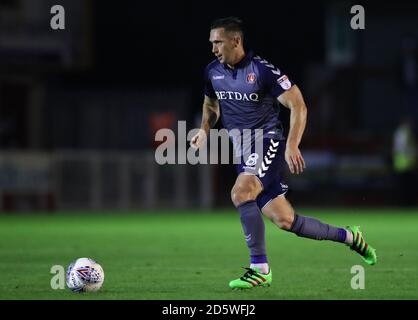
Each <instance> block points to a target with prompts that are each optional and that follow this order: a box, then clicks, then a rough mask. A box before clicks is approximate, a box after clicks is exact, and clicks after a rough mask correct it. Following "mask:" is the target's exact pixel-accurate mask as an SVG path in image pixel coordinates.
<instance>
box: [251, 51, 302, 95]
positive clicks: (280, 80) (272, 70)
mask: <svg viewBox="0 0 418 320" xmlns="http://www.w3.org/2000/svg"><path fill="white" fill-rule="evenodd" d="M256 61H257V65H258V70H259V74H260V81H261V86H262V87H263V88H264V91H265V92H267V93H269V94H271V95H272V96H273V97H274V98H277V97H278V96H280V95H281V94H282V93H283V92H285V91H287V90H289V89H290V88H291V87H292V86H293V85H294V83H293V81H291V80H290V79H289V77H288V76H287V75H286V74H284V73H282V71H281V70H280V69H279V68H277V67H275V66H274V65H273V64H271V63H269V62H268V61H266V60H263V59H261V58H260V59H257V60H256Z"/></svg>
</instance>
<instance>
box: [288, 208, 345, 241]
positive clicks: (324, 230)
mask: <svg viewBox="0 0 418 320" xmlns="http://www.w3.org/2000/svg"><path fill="white" fill-rule="evenodd" d="M289 231H290V232H293V233H295V234H296V235H298V236H299V237H304V238H310V239H315V240H331V241H336V242H344V241H345V238H346V236H347V233H346V231H345V229H343V228H337V227H334V226H331V225H329V224H325V223H322V222H321V221H319V220H317V219H314V218H311V217H305V216H301V215H298V214H295V220H294V221H293V224H292V227H291V228H290V230H289Z"/></svg>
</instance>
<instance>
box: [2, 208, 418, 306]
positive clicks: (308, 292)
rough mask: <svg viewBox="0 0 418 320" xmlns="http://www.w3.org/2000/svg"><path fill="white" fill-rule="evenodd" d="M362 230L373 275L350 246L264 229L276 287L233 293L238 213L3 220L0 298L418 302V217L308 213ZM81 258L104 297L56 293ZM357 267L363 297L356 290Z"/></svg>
mask: <svg viewBox="0 0 418 320" xmlns="http://www.w3.org/2000/svg"><path fill="white" fill-rule="evenodd" d="M300 213H301V214H305V215H310V216H315V217H317V218H319V219H321V220H322V221H323V222H327V223H330V224H334V225H338V226H345V225H353V224H359V225H361V227H362V230H363V231H364V233H365V239H366V240H367V241H368V242H370V243H371V244H372V245H373V246H374V247H375V248H377V253H378V263H377V265H375V266H368V265H366V264H365V263H363V261H362V259H361V258H360V256H358V255H357V254H355V253H354V252H353V251H351V250H349V249H348V247H346V246H344V245H341V244H337V243H333V242H330V241H314V240H309V239H304V238H299V237H297V236H295V235H294V234H291V233H288V232H284V231H282V230H279V229H278V228H277V227H275V226H274V225H273V224H272V223H270V222H269V221H268V220H265V221H266V234H267V250H268V256H269V262H270V265H271V267H272V270H273V284H272V286H271V287H270V288H255V289H252V290H248V291H231V290H230V289H229V288H228V282H229V281H230V280H231V279H234V278H237V277H239V276H241V275H242V273H243V271H244V269H241V267H243V266H248V256H247V255H248V253H247V248H246V245H245V241H244V237H243V234H242V230H241V224H240V221H239V216H238V214H237V213H235V212H232V211H223V212H214V213H209V212H163V211H161V212H152V213H123V214H121V213H115V214H106V213H105V214H96V213H83V212H73V213H60V214H49V215H47V214H39V213H35V214H32V215H22V214H18V215H0V235H1V241H0V283H1V286H0V299H81V300H87V299H139V300H142V299H169V300H177V299H193V300H196V299H225V300H229V299H418V289H417V288H418V277H417V274H418V272H417V271H418V250H417V249H418V232H417V226H418V214H417V213H416V212H413V211H402V210H388V209H387V210H374V211H371V210H353V211H348V210H341V209H338V210H330V209H327V210H300ZM78 257H91V258H94V259H96V260H97V261H98V262H99V263H100V264H101V265H102V266H103V268H104V270H105V282H104V285H103V288H102V289H101V290H100V292H98V293H93V294H92V293H90V294H74V293H71V292H70V291H69V290H68V289H65V290H53V289H51V286H50V281H51V278H52V276H53V275H52V274H50V269H51V267H52V266H53V265H63V266H64V268H65V269H66V268H67V266H68V264H69V263H70V262H71V261H72V260H74V259H75V258H78ZM353 265H362V266H364V268H365V278H366V280H365V289H364V290H353V289H352V288H351V286H350V283H351V279H352V277H353V276H354V274H351V273H350V270H351V267H352V266H353Z"/></svg>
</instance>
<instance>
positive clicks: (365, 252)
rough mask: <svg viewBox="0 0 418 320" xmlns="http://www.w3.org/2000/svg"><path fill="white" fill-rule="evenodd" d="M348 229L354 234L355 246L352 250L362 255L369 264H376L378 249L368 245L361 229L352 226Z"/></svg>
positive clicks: (352, 246)
mask: <svg viewBox="0 0 418 320" xmlns="http://www.w3.org/2000/svg"><path fill="white" fill-rule="evenodd" d="M347 229H348V230H349V231H351V232H352V233H353V244H352V245H351V246H350V249H351V250H354V251H355V252H357V253H358V254H360V255H361V257H362V258H363V260H364V261H365V262H366V263H367V264H370V265H374V264H376V262H377V255H376V249H374V248H373V247H372V246H370V245H369V244H368V243H366V241H365V240H364V238H363V233H362V232H361V231H360V227H359V226H350V227H347Z"/></svg>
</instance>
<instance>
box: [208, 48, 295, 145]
mask: <svg viewBox="0 0 418 320" xmlns="http://www.w3.org/2000/svg"><path fill="white" fill-rule="evenodd" d="M292 85H293V83H292V82H290V80H289V79H288V77H287V76H286V75H284V74H282V72H281V71H280V70H279V69H278V68H276V67H275V66H274V65H273V64H271V63H269V62H268V61H266V60H264V59H262V58H260V57H258V56H254V55H253V53H252V52H251V51H250V52H248V53H247V54H246V56H245V57H244V58H243V59H242V60H241V61H240V62H239V63H238V64H236V65H235V66H234V68H233V69H232V68H230V67H228V66H227V65H226V64H225V65H224V64H221V63H219V61H218V60H214V61H212V62H211V63H210V64H209V65H208V66H207V67H206V70H205V95H206V96H208V97H211V98H216V99H218V101H219V105H220V109H221V121H222V123H223V125H224V127H225V128H226V129H227V130H228V131H231V130H233V129H238V130H240V131H241V132H242V130H243V129H251V130H255V129H263V134H264V137H266V138H272V139H278V140H283V139H285V137H284V135H283V128H282V125H281V122H280V119H279V108H278V106H277V97H278V96H280V95H281V94H282V93H283V92H284V91H286V90H289V89H290V88H291V86H292Z"/></svg>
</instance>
